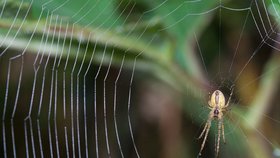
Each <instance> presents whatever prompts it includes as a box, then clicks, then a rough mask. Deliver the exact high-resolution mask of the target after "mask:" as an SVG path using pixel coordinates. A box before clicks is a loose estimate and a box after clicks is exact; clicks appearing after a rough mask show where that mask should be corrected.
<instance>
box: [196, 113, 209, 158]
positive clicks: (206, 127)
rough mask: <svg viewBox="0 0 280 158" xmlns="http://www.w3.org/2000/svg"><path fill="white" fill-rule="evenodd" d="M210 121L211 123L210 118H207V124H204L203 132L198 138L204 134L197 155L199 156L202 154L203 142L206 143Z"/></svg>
mask: <svg viewBox="0 0 280 158" xmlns="http://www.w3.org/2000/svg"><path fill="white" fill-rule="evenodd" d="M211 121H212V118H209V119H208V121H207V123H206V125H205V127H204V130H203V131H202V133H201V135H200V136H199V138H200V137H202V136H203V134H204V133H205V135H204V139H203V142H202V144H201V147H200V151H199V154H198V155H199V156H200V155H201V152H202V150H203V148H204V145H205V142H206V139H207V136H208V133H209V130H210V127H211Z"/></svg>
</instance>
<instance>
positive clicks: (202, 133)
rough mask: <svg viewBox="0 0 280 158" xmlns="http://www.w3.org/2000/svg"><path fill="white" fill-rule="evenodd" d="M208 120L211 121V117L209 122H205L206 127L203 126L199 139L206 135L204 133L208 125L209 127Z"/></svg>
mask: <svg viewBox="0 0 280 158" xmlns="http://www.w3.org/2000/svg"><path fill="white" fill-rule="evenodd" d="M208 122H209V119H208V120H207V122H206V123H205V126H204V128H203V130H202V132H201V134H200V135H199V137H198V139H201V138H202V136H203V135H204V133H205V131H206V129H207V127H208Z"/></svg>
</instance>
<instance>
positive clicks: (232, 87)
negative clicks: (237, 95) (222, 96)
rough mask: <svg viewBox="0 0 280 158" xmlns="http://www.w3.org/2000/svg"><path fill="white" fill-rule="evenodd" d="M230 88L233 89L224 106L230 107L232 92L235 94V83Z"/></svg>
mask: <svg viewBox="0 0 280 158" xmlns="http://www.w3.org/2000/svg"><path fill="white" fill-rule="evenodd" d="M230 89H231V92H230V95H229V98H228V101H227V104H226V105H225V107H224V108H226V107H228V105H229V103H230V100H231V97H232V94H233V91H234V85H232V86H231V88H230Z"/></svg>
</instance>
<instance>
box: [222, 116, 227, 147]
mask: <svg viewBox="0 0 280 158" xmlns="http://www.w3.org/2000/svg"><path fill="white" fill-rule="evenodd" d="M222 134H223V140H224V143H226V137H225V126H224V122H223V121H222Z"/></svg>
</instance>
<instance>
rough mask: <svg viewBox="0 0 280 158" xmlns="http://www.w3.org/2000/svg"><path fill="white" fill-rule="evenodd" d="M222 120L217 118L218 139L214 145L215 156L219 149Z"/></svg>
mask: <svg viewBox="0 0 280 158" xmlns="http://www.w3.org/2000/svg"><path fill="white" fill-rule="evenodd" d="M222 123H223V122H222V120H219V124H218V140H217V146H216V157H218V154H219V149H220V139H221V128H222Z"/></svg>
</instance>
